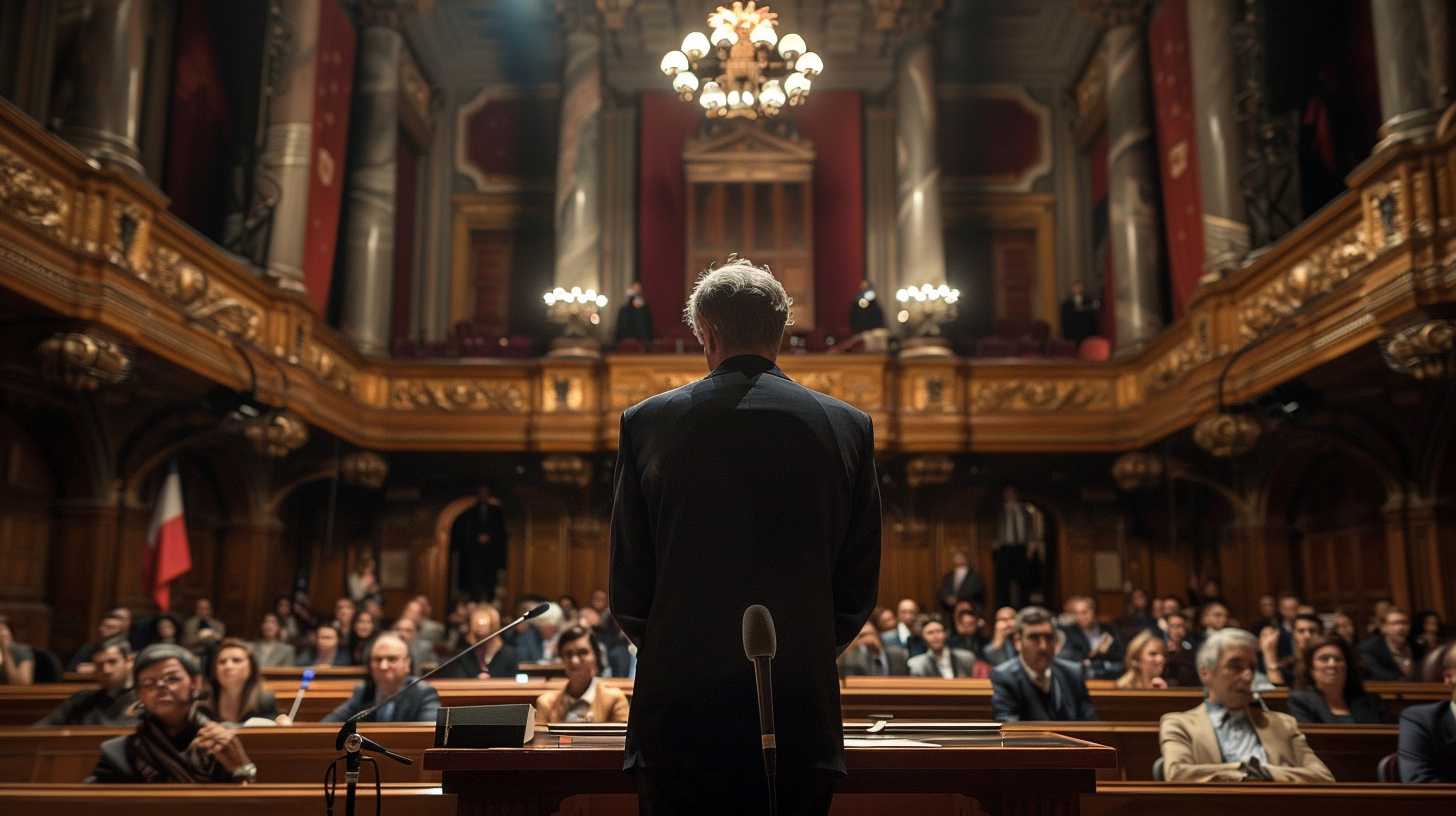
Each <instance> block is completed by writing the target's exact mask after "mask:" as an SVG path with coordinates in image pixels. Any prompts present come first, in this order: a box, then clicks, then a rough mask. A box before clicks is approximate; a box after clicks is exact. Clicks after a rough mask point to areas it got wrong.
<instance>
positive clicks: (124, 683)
mask: <svg viewBox="0 0 1456 816" xmlns="http://www.w3.org/2000/svg"><path fill="white" fill-rule="evenodd" d="M91 659H92V662H94V663H95V664H96V688H94V689H88V690H86V691H78V692H76V693H75V694H72V695H71V696H70V697H67V698H66V700H65V701H64V702H62V703H61V704H60V705H58V706H56V708H55V709H54V710H53V711H51V713H49V714H47V715H45V716H44V717H42V718H41V719H40V721H39V722H37V723H36V725H131V724H133V723H135V722H136V717H135V715H134V714H133V713H132V711H131V707H132V705H134V704H135V703H136V699H137V698H136V691H135V690H134V689H132V686H131V644H130V643H129V642H127V639H126V638H124V637H114V638H112V639H111V640H108V641H106V642H105V643H103V644H101V648H99V649H97V650H96V652H95V654H93V655H92V658H91Z"/></svg>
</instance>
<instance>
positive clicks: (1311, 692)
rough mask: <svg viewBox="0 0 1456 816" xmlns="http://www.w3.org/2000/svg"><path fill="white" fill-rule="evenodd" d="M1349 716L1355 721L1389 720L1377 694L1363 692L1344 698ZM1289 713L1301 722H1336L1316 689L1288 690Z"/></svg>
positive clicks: (1367, 722)
mask: <svg viewBox="0 0 1456 816" xmlns="http://www.w3.org/2000/svg"><path fill="white" fill-rule="evenodd" d="M1345 705H1348V706H1349V707H1350V716H1351V717H1353V718H1354V719H1355V722H1357V723H1363V724H1374V725H1378V724H1380V723H1383V722H1389V719H1388V718H1387V717H1386V716H1385V701H1384V700H1382V699H1381V698H1380V695H1379V694H1369V693H1367V694H1364V695H1361V696H1359V697H1356V698H1355V699H1353V700H1346V701H1345ZM1289 713H1290V714H1292V715H1294V719H1296V720H1298V721H1300V722H1302V723H1337V722H1339V720H1337V719H1335V715H1334V712H1332V711H1330V704H1329V703H1328V702H1326V701H1325V696H1324V695H1323V694H1320V693H1319V690H1318V689H1296V690H1294V691H1291V692H1289Z"/></svg>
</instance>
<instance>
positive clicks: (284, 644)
mask: <svg viewBox="0 0 1456 816" xmlns="http://www.w3.org/2000/svg"><path fill="white" fill-rule="evenodd" d="M258 633H259V634H260V635H262V638H260V639H259V640H257V641H255V642H254V643H253V655H254V656H255V657H257V658H258V665H260V666H292V665H293V644H292V643H289V642H288V641H287V639H285V637H284V634H285V633H284V631H283V625H282V624H281V623H279V619H278V616H277V615H276V614H274V613H272V612H269V613H268V614H266V615H264V616H263V623H262V625H261V626H259V627H258Z"/></svg>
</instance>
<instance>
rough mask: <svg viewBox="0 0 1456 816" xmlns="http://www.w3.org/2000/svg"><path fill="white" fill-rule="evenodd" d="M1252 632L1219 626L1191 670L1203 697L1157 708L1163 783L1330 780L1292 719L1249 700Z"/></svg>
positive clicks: (1200, 649)
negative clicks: (1192, 704)
mask: <svg viewBox="0 0 1456 816" xmlns="http://www.w3.org/2000/svg"><path fill="white" fill-rule="evenodd" d="M1257 655H1258V649H1257V642H1256V641H1255V639H1254V636H1253V635H1251V634H1249V633H1248V632H1246V631H1244V630H1243V629H1234V628H1226V629H1220V630H1218V631H1216V632H1214V633H1213V634H1211V635H1209V636H1208V637H1207V638H1206V639H1205V640H1204V641H1203V645H1201V646H1199V647H1198V677H1199V679H1200V680H1202V681H1203V689H1204V693H1205V694H1206V695H1207V698H1208V699H1207V701H1206V702H1204V703H1203V704H1202V705H1200V706H1198V707H1197V708H1194V709H1191V710H1189V711H1184V712H1178V713H1173V714H1164V715H1163V719H1162V723H1161V724H1160V726H1159V729H1158V739H1159V741H1160V743H1161V744H1162V750H1163V775H1164V778H1166V779H1167V780H1168V781H1169V782H1242V781H1261V780H1262V781H1273V782H1333V781H1335V777H1334V775H1333V774H1331V773H1330V769H1329V768H1326V767H1325V764H1324V763H1323V762H1321V761H1320V758H1319V757H1318V756H1315V753H1314V751H1311V750H1310V748H1309V744H1308V743H1307V742H1305V739H1304V734H1302V733H1300V731H1299V724H1298V723H1296V722H1295V721H1294V718H1293V717H1291V716H1289V715H1288V714H1281V713H1279V712H1275V711H1266V710H1264V709H1262V708H1261V707H1260V706H1253V707H1251V704H1252V703H1253V702H1254V667H1255V666H1256V665H1258V656H1257Z"/></svg>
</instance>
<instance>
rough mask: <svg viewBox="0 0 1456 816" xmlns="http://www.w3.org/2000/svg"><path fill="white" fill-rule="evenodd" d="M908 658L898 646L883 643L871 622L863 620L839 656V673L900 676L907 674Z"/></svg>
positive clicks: (847, 674)
mask: <svg viewBox="0 0 1456 816" xmlns="http://www.w3.org/2000/svg"><path fill="white" fill-rule="evenodd" d="M909 659H910V658H909V655H908V654H906V652H905V650H904V649H901V648H900V647H899V646H887V645H885V643H884V641H882V640H880V633H879V631H878V630H876V629H875V624H874V623H873V622H871V621H865V625H864V626H862V627H860V630H859V637H858V638H855V641H854V643H851V644H850V645H849V648H848V649H846V650H845V652H844V654H842V655H840V656H839V676H840V677H904V676H906V675H908V674H909V673H910V668H909V665H908V662H909Z"/></svg>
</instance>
